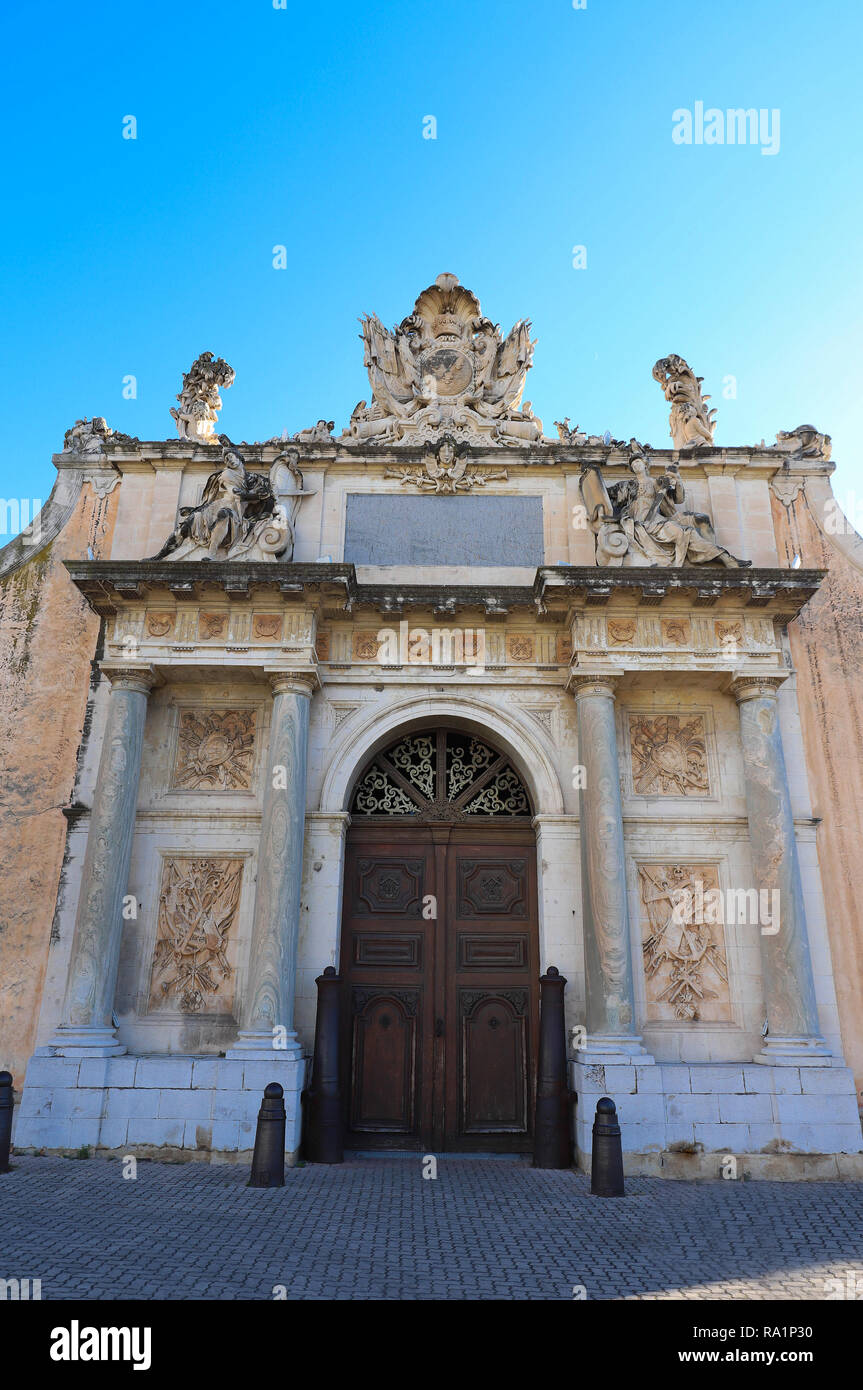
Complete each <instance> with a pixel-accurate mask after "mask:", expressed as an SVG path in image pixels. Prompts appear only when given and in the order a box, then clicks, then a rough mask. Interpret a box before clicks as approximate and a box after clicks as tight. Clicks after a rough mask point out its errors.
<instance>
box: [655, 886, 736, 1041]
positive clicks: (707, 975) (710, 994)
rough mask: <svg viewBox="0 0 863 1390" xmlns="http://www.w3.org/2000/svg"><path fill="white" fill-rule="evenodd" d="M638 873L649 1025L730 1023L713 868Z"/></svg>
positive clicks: (720, 901) (719, 899)
mask: <svg viewBox="0 0 863 1390" xmlns="http://www.w3.org/2000/svg"><path fill="white" fill-rule="evenodd" d="M636 868H637V873H638V894H639V907H640V913H641V946H642V963H643V968H644V981H645V999H646V1013H647V1021H648V1022H666V1023H699V1022H703V1023H730V1022H732V1021H733V1015H732V1005H731V997H730V991H729V984H728V957H727V949H726V941H725V927H724V921H723V896H722V894H721V892H720V891H719V871H718V868H717V866H716V865H715V864H690V863H687V864H680V863H677V864H675V863H667V864H655V863H650V864H638V865H637V866H636Z"/></svg>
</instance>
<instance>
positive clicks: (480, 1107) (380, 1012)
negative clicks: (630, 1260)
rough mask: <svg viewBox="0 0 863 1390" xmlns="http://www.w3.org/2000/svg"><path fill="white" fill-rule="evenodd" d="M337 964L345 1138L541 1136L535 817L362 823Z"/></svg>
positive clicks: (485, 1145)
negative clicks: (530, 822)
mask: <svg viewBox="0 0 863 1390" xmlns="http://www.w3.org/2000/svg"><path fill="white" fill-rule="evenodd" d="M339 973H340V975H341V976H342V980H343V986H342V987H343V998H342V1011H341V1018H342V1039H341V1056H342V1091H343V1095H344V1098H345V1138H346V1144H347V1146H348V1147H349V1148H354V1149H374V1148H387V1149H392V1148H403V1149H416V1150H419V1151H420V1152H429V1151H430V1152H441V1151H446V1150H461V1151H470V1150H474V1151H485V1152H519V1151H527V1150H529V1149H530V1148H531V1147H532V1143H533V1123H534V1103H535V1102H534V1096H535V1065H536V1064H535V1059H536V1040H537V1039H536V1034H537V1017H538V990H539V985H538V977H539V960H538V931H537V908H536V841H535V838H534V834H533V831H532V830H531V829H530V828H529V826H528V827H525V826H523V825H522V826H507V825H505V824H504V825H502V824H501V823H500V822H499V821H497V822H495V821H492V820H489V821H487V822H486V823H485V824H479V825H477V823H476V822H475V821H474V822H473V823H472V824H469V825H464V824H455V825H450V824H428V825H417V824H413V825H410V826H398V825H393V823H392V821H390V822H389V823H387V824H373V825H356V823H355V824H354V825H353V826H352V827H351V828H350V830H349V832H348V844H347V851H346V861H345V883H344V910H343V918H342V940H341V963H340V967H339Z"/></svg>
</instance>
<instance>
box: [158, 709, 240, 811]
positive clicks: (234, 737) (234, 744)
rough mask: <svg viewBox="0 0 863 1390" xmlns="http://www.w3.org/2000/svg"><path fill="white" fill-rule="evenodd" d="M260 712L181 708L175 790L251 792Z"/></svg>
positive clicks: (173, 784)
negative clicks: (258, 713) (258, 714)
mask: <svg viewBox="0 0 863 1390" xmlns="http://www.w3.org/2000/svg"><path fill="white" fill-rule="evenodd" d="M256 726H257V711H256V710H254V709H222V710H215V709H201V708H195V709H181V710H180V718H179V731H178V736H177V746H176V751H175V755H174V764H173V772H172V776H171V786H170V789H171V790H172V791H196V792H199V791H203V792H237V791H239V792H249V791H251V790H252V783H253V764H254V755H255V734H256Z"/></svg>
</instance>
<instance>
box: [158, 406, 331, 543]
mask: <svg viewBox="0 0 863 1390" xmlns="http://www.w3.org/2000/svg"><path fill="white" fill-rule="evenodd" d="M219 443H220V444H222V446H223V452H222V463H221V467H220V468H218V469H217V470H216V472H215V473H211V474H210V476H209V478H208V479H207V481H206V483H205V484H204V491H203V493H202V494H201V500H200V502H199V503H197V505H196V506H194V507H181V508H180V510H179V520H178V521H177V525H176V526H175V527H174V530H173V531H172V532H171V534H170V536H169V537H168V539H167V540H166V542H165V544H164V545H163V546H162V549H161V550H160V551H159V553H158V554H157V555H153V556H152V557H151V558H152V559H153V560H165V559H168V558H169V557H170V559H172V560H237V559H245V560H290V559H291V558H292V556H293V550H294V520H295V517H296V511H297V508H298V507H299V503H300V499H301V498H302V497H308V496H310V495H311V494H310V491H309V490H308V489H304V487H303V478H302V474H301V473H300V471H299V468H298V467H297V466H296V465H297V458H298V457H299V456H298V455H297V451H296V450H290V451H289V452H288V453H287V454H282V455H280V456H279V458H277V459H276V460H275V462H274V463H273V465H272V467H271V469H270V472H269V476H268V477H264V476H263V475H262V474H260V473H252V472H250V471H249V470H248V469H247V468H246V465H245V462H244V460H243V457H242V455H241V454H240V452H239V450H238V449H236V448H235V446H234V445H233V444H232V443H231V441H230V440H229V439H228V437H227V435H224V434H222V435H219ZM295 456H296V457H295ZM283 499H284V500H283ZM287 499H292V500H291V503H290V506H291V515H289V514H288V507H287V505H286V501H287Z"/></svg>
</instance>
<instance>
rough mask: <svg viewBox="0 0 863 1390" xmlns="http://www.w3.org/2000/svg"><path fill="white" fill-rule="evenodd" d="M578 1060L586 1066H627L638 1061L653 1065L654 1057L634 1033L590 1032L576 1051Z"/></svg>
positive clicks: (643, 1064) (639, 1064)
mask: <svg viewBox="0 0 863 1390" xmlns="http://www.w3.org/2000/svg"><path fill="white" fill-rule="evenodd" d="M574 1056H575V1060H576V1062H580V1063H581V1064H582V1065H584V1066H597V1065H598V1066H604V1065H606V1064H608V1065H610V1066H614V1065H617V1066H627V1065H630V1066H631V1065H632V1064H633V1063H635V1062H637V1064H638V1066H640V1067H651V1066H653V1065H654V1059H653V1057H652V1056H651V1054H650V1053H649V1052H648V1051H647V1048H646V1047H644V1046H643V1044H642V1041H641V1038H639V1037H637V1036H636V1035H635V1034H633V1033H588V1035H587V1037H586V1038H585V1041H584V1046H583V1047H577V1048H576V1049H575V1052H574Z"/></svg>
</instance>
